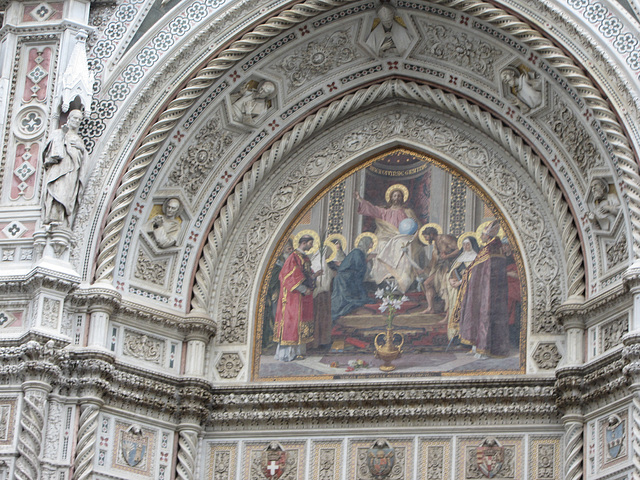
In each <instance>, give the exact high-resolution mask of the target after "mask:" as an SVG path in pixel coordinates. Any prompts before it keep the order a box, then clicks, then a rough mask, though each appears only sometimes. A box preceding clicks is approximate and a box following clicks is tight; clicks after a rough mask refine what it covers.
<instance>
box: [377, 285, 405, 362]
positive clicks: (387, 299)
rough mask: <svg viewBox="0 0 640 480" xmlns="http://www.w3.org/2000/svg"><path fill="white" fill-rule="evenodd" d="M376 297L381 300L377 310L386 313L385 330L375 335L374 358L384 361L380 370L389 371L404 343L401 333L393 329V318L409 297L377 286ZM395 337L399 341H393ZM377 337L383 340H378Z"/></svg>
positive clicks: (388, 288)
mask: <svg viewBox="0 0 640 480" xmlns="http://www.w3.org/2000/svg"><path fill="white" fill-rule="evenodd" d="M376 298H379V299H381V300H382V303H381V304H380V306H379V307H378V310H380V311H381V312H382V313H386V314H387V331H386V332H381V333H379V334H378V335H376V338H375V339H374V341H373V343H374V346H375V348H376V358H379V359H380V360H382V361H383V362H384V365H381V366H380V370H382V371H383V372H390V371H392V370H395V368H396V367H395V366H394V365H392V364H391V362H393V361H394V360H396V359H398V358H399V357H400V355H401V354H402V345H404V337H403V336H402V334H401V333H397V332H394V331H393V320H394V318H395V317H396V313H397V312H398V311H399V310H400V309H401V308H402V304H403V303H404V302H406V301H408V300H409V298H408V297H407V296H406V295H404V294H402V293H395V291H394V290H393V289H392V288H390V287H387V288H384V289H382V288H379V289H378V290H377V291H376ZM396 337H399V338H400V342H399V343H394V342H395V339H396ZM379 338H380V339H381V340H384V341H381V342H378V339H379Z"/></svg>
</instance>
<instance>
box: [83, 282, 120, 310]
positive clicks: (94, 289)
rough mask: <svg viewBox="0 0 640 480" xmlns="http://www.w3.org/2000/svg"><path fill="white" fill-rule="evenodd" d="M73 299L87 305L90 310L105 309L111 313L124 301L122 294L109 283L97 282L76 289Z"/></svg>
mask: <svg viewBox="0 0 640 480" xmlns="http://www.w3.org/2000/svg"><path fill="white" fill-rule="evenodd" d="M73 300H74V301H75V302H76V303H77V304H79V305H87V306H88V307H89V311H90V312H91V311H104V312H106V313H109V314H111V313H112V312H113V311H115V310H116V309H117V308H118V306H119V305H120V303H121V302H122V295H121V294H120V292H118V291H117V290H116V289H115V288H114V287H113V286H112V285H111V284H109V283H97V284H94V285H91V286H90V287H88V288H83V289H78V290H76V291H75V292H74V294H73Z"/></svg>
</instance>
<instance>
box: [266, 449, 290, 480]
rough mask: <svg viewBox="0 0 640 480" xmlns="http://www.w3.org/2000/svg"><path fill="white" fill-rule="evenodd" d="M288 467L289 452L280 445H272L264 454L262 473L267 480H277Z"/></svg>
mask: <svg viewBox="0 0 640 480" xmlns="http://www.w3.org/2000/svg"><path fill="white" fill-rule="evenodd" d="M286 465H287V452H286V450H284V449H283V448H282V446H281V445H280V444H279V443H276V442H274V443H271V444H270V445H269V446H268V447H267V448H265V449H264V451H263V452H262V473H264V476H265V478H267V479H269V480H271V479H274V480H277V479H278V478H280V477H281V476H282V475H283V474H284V472H285V468H286Z"/></svg>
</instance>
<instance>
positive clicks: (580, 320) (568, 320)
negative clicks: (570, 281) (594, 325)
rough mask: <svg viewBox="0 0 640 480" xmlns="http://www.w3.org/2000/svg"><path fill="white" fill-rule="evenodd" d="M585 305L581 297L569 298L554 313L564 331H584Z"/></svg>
mask: <svg viewBox="0 0 640 480" xmlns="http://www.w3.org/2000/svg"><path fill="white" fill-rule="evenodd" d="M584 314H585V304H584V297H583V296H573V297H569V298H568V299H567V300H566V301H565V302H564V303H563V304H562V305H560V306H559V307H558V309H557V311H556V315H557V317H558V321H559V322H560V324H561V325H562V326H563V327H564V329H565V331H566V330H568V329H572V328H577V329H580V330H584V329H585V323H584Z"/></svg>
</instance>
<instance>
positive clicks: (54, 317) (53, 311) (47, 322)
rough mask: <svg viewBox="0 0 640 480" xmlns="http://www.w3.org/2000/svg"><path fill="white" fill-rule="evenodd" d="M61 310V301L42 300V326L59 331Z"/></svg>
mask: <svg viewBox="0 0 640 480" xmlns="http://www.w3.org/2000/svg"><path fill="white" fill-rule="evenodd" d="M61 308H62V302H61V301H60V300H56V299H54V298H49V297H44V298H43V300H42V318H41V322H42V326H43V327H49V328H53V329H57V328H58V322H59V319H60V309H61Z"/></svg>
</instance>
